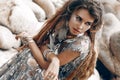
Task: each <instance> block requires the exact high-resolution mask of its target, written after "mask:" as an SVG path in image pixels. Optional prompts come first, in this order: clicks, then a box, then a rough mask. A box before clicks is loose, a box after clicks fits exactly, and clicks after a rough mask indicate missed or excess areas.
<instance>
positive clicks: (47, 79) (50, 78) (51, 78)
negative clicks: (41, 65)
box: [43, 71, 58, 80]
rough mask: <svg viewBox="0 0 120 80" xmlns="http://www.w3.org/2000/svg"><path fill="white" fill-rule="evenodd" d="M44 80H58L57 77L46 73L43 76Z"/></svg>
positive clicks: (51, 73)
mask: <svg viewBox="0 0 120 80" xmlns="http://www.w3.org/2000/svg"><path fill="white" fill-rule="evenodd" d="M43 77H44V79H45V80H58V75H57V74H55V73H53V72H51V71H50V72H46V73H45V76H43Z"/></svg>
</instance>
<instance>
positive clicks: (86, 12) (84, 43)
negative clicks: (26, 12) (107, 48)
mask: <svg viewBox="0 0 120 80" xmlns="http://www.w3.org/2000/svg"><path fill="white" fill-rule="evenodd" d="M101 25H102V8H101V4H100V3H99V2H96V1H94V0H70V1H68V2H66V3H65V4H64V6H63V7H62V8H61V9H60V10H59V11H57V13H56V14H55V15H54V16H53V17H52V18H51V19H49V20H47V22H46V23H45V25H44V28H43V29H42V30H41V31H40V32H39V34H38V35H37V36H36V37H35V38H34V40H33V39H32V38H31V37H30V36H29V35H28V34H27V33H21V34H20V35H18V37H20V38H21V39H24V40H26V41H27V42H28V45H29V48H30V49H31V51H32V55H33V56H34V58H35V59H36V61H37V62H38V64H39V65H40V67H41V68H43V69H45V71H44V72H43V78H44V79H45V80H58V79H60V80H64V79H66V80H87V79H88V78H89V77H90V75H91V74H93V71H94V68H95V64H96V59H97V54H96V53H95V51H94V40H95V33H96V31H98V30H99V28H100V27H101Z"/></svg>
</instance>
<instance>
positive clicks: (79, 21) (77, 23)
mask: <svg viewBox="0 0 120 80" xmlns="http://www.w3.org/2000/svg"><path fill="white" fill-rule="evenodd" d="M93 22H94V18H93V17H92V16H91V15H90V14H89V12H88V10H87V9H79V10H76V11H75V12H73V14H72V15H71V18H70V20H69V22H68V25H69V29H70V33H71V34H73V35H79V34H81V33H84V32H85V31H87V30H88V29H90V27H91V25H92V24H93Z"/></svg>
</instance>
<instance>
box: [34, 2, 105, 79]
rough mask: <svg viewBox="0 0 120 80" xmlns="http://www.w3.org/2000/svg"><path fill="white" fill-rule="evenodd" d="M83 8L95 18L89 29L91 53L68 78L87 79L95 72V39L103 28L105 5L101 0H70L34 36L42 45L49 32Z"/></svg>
mask: <svg viewBox="0 0 120 80" xmlns="http://www.w3.org/2000/svg"><path fill="white" fill-rule="evenodd" d="M81 8H83V9H87V10H88V12H89V13H90V15H91V16H93V17H94V19H95V20H94V23H93V24H92V27H91V28H90V29H89V30H88V31H87V34H88V36H89V37H90V39H91V49H90V52H89V55H87V57H86V58H85V60H84V61H82V63H81V64H80V65H79V66H78V68H77V69H76V70H74V71H73V72H72V73H71V75H69V76H68V78H67V80H74V78H77V80H87V78H88V77H90V75H91V74H93V71H94V68H95V65H96V60H97V54H96V53H95V51H94V40H95V34H96V31H98V30H99V29H100V28H101V25H102V14H103V10H102V8H103V7H102V4H101V3H100V2H99V0H97V1H96V0H69V1H68V2H66V3H65V4H64V5H63V7H62V8H61V9H59V10H58V11H57V12H56V14H55V15H54V16H53V17H52V18H51V19H48V20H47V22H46V23H45V24H44V28H43V29H42V30H41V31H40V32H39V33H38V35H37V36H35V38H34V40H35V41H36V43H37V44H38V46H40V45H41V44H42V43H43V41H44V40H46V39H47V38H48V35H47V34H48V33H52V32H53V31H54V29H55V27H58V28H59V27H62V26H63V25H65V24H66V22H67V21H69V19H70V17H71V15H72V13H73V12H74V11H76V10H78V9H81Z"/></svg>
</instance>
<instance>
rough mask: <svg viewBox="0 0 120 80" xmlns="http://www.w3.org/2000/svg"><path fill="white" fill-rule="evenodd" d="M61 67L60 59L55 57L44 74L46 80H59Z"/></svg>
mask: <svg viewBox="0 0 120 80" xmlns="http://www.w3.org/2000/svg"><path fill="white" fill-rule="evenodd" d="M59 67H60V63H59V59H58V58H57V57H54V58H53V59H52V61H51V63H50V65H49V66H48V69H47V70H46V71H45V72H44V76H43V77H44V80H58V73H59Z"/></svg>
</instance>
